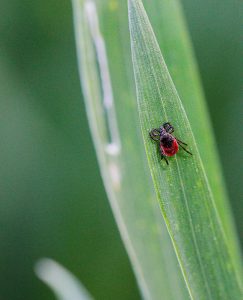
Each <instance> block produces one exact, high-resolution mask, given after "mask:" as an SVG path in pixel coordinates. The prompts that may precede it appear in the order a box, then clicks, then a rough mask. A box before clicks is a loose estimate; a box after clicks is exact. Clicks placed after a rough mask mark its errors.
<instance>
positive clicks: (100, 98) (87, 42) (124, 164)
mask: <svg viewBox="0 0 243 300" xmlns="http://www.w3.org/2000/svg"><path fill="white" fill-rule="evenodd" d="M109 7H110V2H109V1H99V2H98V1H97V2H96V1H78V0H73V11H74V17H75V21H74V24H75V30H76V41H77V53H78V57H79V70H80V75H81V82H82V88H83V92H84V97H85V103H86V108H87V114H88V119H89V123H90V128H91V132H92V136H93V140H94V144H95V148H96V152H97V157H98V161H99V165H100V170H101V174H102V178H103V181H104V184H105V187H106V190H107V194H108V197H109V200H110V203H111V207H112V210H113V213H114V216H115V219H116V222H117V224H118V227H119V230H120V232H121V236H122V238H123V241H124V244H125V246H126V249H127V251H128V254H129V257H130V259H131V262H132V265H133V268H134V270H135V274H136V277H137V280H138V283H139V286H140V289H141V292H142V294H143V297H144V298H145V299H161V297H163V298H164V299H168V300H169V299H189V295H188V292H187V289H186V286H185V283H184V280H183V276H182V274H181V272H180V269H179V266H178V262H177V259H176V256H175V253H174V251H173V246H172V244H171V240H170V238H169V235H168V233H167V230H166V228H165V225H164V223H163V220H162V218H161V215H160V212H159V207H158V205H157V203H156V197H155V194H154V189H153V186H152V184H151V178H150V172H149V169H148V167H147V162H146V161H145V157H144V149H143V144H142V138H141V135H140V131H139V128H138V127H137V124H138V119H137V109H136V99H135V93H134V86H133V83H132V81H131V78H132V73H131V72H130V70H131V60H130V57H129V56H128V55H127V46H126V47H124V45H129V44H128V43H129V32H128V24H127V5H126V3H125V2H121V4H119V10H118V9H116V6H115V8H114V6H112V7H111V9H110V10H109V9H108V8H109ZM98 16H101V18H99V17H98ZM121 16H124V19H122V21H121V20H120V17H121ZM120 22H121V23H120ZM101 25H102V27H101ZM106 26H107V28H109V29H112V35H111V34H108V33H107V34H106V35H105V36H104V33H106ZM101 28H102V30H101ZM109 33H110V32H109ZM111 36H113V39H112V40H111ZM124 36H125V38H124ZM114 37H115V40H114ZM124 39H125V41H126V43H125V42H124ZM107 53H109V54H110V55H112V57H113V59H112V61H110V59H111V58H110V56H108V54H107ZM124 62H125V63H124ZM128 70H129V71H128ZM104 78H106V79H105V80H104ZM107 85H108V86H107ZM107 95H108V96H107ZM107 98H108V99H110V100H111V102H109V103H110V105H109V106H107V105H106V103H107V102H106V99H107ZM111 107H112V108H111ZM115 108H116V109H115ZM112 124H113V125H112ZM114 124H115V126H114Z"/></svg>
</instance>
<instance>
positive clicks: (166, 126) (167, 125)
mask: <svg viewBox="0 0 243 300" xmlns="http://www.w3.org/2000/svg"><path fill="white" fill-rule="evenodd" d="M160 128H161V129H164V130H165V131H166V132H168V133H172V132H174V127H173V126H172V125H171V124H170V123H169V122H166V123H164V124H163V125H162V126H161V127H160Z"/></svg>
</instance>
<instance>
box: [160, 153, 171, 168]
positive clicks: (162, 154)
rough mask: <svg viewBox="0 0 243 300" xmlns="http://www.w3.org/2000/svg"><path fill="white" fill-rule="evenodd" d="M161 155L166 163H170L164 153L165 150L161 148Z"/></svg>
mask: <svg viewBox="0 0 243 300" xmlns="http://www.w3.org/2000/svg"><path fill="white" fill-rule="evenodd" d="M160 157H161V159H164V160H165V161H166V164H167V165H169V162H168V160H167V158H166V156H165V155H164V152H163V151H162V150H160Z"/></svg>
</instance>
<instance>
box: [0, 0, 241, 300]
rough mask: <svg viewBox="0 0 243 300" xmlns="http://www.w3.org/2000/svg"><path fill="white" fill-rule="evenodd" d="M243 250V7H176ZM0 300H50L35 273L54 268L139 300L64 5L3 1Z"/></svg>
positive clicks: (107, 295)
mask: <svg viewBox="0 0 243 300" xmlns="http://www.w3.org/2000/svg"><path fill="white" fill-rule="evenodd" d="M182 4H183V8H184V12H185V16H186V19H187V23H188V27H189V30H190V33H191V38H192V41H193V45H194V49H195V54H196V57H197V59H198V64H199V69H200V74H201V78H202V82H203V86H204V91H205V95H206V98H207V102H208V107H209V111H210V115H211V118H212V123H213V127H214V131H215V135H216V140H217V145H218V150H219V154H220V158H221V162H222V166H223V171H224V176H225V179H226V184H227V188H228V192H229V196H230V201H231V207H232V210H233V214H234V217H235V221H236V225H237V230H238V233H239V236H240V239H241V245H243V231H242V228H243V221H242V215H243V205H242V201H241V199H242V195H243V185H242V173H243V171H242V167H241V165H240V163H242V148H243V139H242V135H241V134H240V129H241V128H240V126H241V120H242V114H240V111H242V106H243V102H242V100H243V99H242V98H243V90H242V70H243V56H242V53H243V39H242V28H243V27H242V25H243V24H242V15H243V6H242V3H240V1H237V0H229V1H228V0H216V1H211V0H205V1H199V0H183V1H182ZM0 97H1V100H0V116H1V118H0V124H1V125H0V299H1V300H12V299H13V300H15V299H18V300H19V299H25V300H29V299H37V300H38V299H47V300H48V299H54V296H53V295H52V293H51V292H50V291H49V289H48V288H47V287H46V286H45V285H44V284H43V283H42V282H40V281H39V280H38V279H37V278H36V276H35V274H34V272H33V266H34V264H35V262H36V261H37V259H38V258H40V257H43V256H44V257H46V256H47V257H51V258H54V259H55V260H57V261H58V262H60V263H61V264H63V265H64V266H65V267H67V268H68V269H69V270H70V271H71V272H73V273H74V274H75V275H76V276H77V277H78V278H79V279H80V280H81V281H82V282H83V283H84V285H85V286H86V287H87V289H88V290H89V291H90V292H91V294H92V295H93V296H94V297H95V298H96V299H117V300H119V299H139V298H140V297H139V292H138V290H137V287H136V282H135V279H134V275H133V273H132V270H131V267H130V264H129V261H128V257H127V254H126V252H125V250H124V247H123V245H122V242H121V239H120V237H119V233H118V231H117V228H116V225H115V223H114V219H113V216H112V213H111V209H110V207H109V204H108V201H107V197H106V195H105V192H104V188H103V185H102V181H101V178H100V174H99V169H98V165H97V160H96V157H95V153H94V149H93V145H92V141H91V137H90V133H89V128H88V124H87V118H86V115H85V108H84V103H83V101H82V92H81V89H80V83H79V77H78V70H77V64H76V53H75V41H74V34H73V21H72V10H71V3H70V1H68V0H64V1H57V0H48V1H47V0H43V1H27V0H22V1H20V0H11V1H9V0H1V9H0Z"/></svg>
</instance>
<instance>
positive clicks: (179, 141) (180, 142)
mask: <svg viewBox="0 0 243 300" xmlns="http://www.w3.org/2000/svg"><path fill="white" fill-rule="evenodd" d="M175 139H176V140H177V142H178V143H179V144H183V145H185V146H187V144H186V143H184V142H182V141H181V140H179V139H178V138H175Z"/></svg>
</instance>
